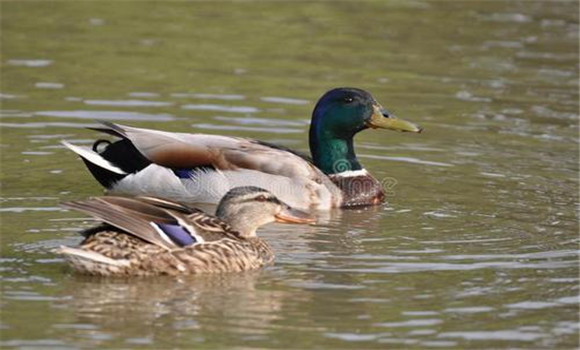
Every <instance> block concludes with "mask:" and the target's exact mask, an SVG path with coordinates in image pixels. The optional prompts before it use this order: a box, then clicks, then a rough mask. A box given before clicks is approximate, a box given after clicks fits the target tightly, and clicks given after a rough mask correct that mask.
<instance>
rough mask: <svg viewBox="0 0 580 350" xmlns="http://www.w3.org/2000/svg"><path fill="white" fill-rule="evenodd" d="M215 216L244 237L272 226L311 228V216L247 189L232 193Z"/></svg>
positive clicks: (263, 194)
mask: <svg viewBox="0 0 580 350" xmlns="http://www.w3.org/2000/svg"><path fill="white" fill-rule="evenodd" d="M216 216H217V217H219V218H220V219H222V220H224V221H225V222H227V223H228V224H229V225H230V226H232V228H233V229H235V230H236V231H238V232H240V233H241V234H242V236H244V237H251V236H255V235H256V230H257V229H258V228H259V227H260V226H262V225H265V224H268V223H271V222H275V221H276V222H283V223H296V224H311V223H314V222H315V219H314V217H313V216H311V215H310V214H307V213H305V212H303V211H300V210H297V209H294V208H292V207H290V206H289V205H287V204H286V203H284V202H282V201H280V200H279V199H278V198H276V196H274V195H273V194H272V193H270V192H268V191H266V190H265V189H263V188H259V187H253V186H246V187H235V188H233V189H231V190H230V191H229V192H228V193H226V195H225V196H224V197H223V198H222V199H221V201H220V203H219V204H218V207H217V211H216Z"/></svg>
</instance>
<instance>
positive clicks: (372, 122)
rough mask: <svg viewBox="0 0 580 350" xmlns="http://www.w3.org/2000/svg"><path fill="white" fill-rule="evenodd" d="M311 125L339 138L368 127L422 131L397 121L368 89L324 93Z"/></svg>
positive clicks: (405, 122) (404, 122)
mask: <svg viewBox="0 0 580 350" xmlns="http://www.w3.org/2000/svg"><path fill="white" fill-rule="evenodd" d="M312 124H313V125H314V126H315V127H318V128H320V127H322V128H324V129H325V130H327V131H329V132H332V133H333V134H334V135H336V136H345V137H352V136H354V134H356V133H357V132H359V131H361V130H364V129H368V128H373V129H376V128H380V129H390V130H395V131H408V132H421V130H422V128H421V127H420V126H418V125H415V124H413V123H411V122H408V121H406V120H403V119H399V118H396V117H395V116H394V115H392V114H391V113H389V112H388V111H387V110H386V109H384V108H383V106H381V105H380V104H379V103H378V102H377V100H375V98H374V97H373V96H372V95H371V94H370V93H368V92H367V91H365V90H361V89H357V88H336V89H332V90H330V91H328V92H327V93H325V94H324V95H323V96H322V97H321V98H320V100H319V101H318V103H317V104H316V107H315V108H314V112H313V114H312Z"/></svg>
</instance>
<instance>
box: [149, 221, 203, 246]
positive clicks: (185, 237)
mask: <svg viewBox="0 0 580 350" xmlns="http://www.w3.org/2000/svg"><path fill="white" fill-rule="evenodd" d="M156 225H157V227H159V229H161V231H163V232H164V233H165V234H166V235H167V237H169V238H170V239H171V240H172V241H173V242H174V243H175V244H177V245H178V246H181V247H183V246H186V245H190V244H194V243H196V242H197V241H196V240H195V238H193V236H192V235H191V234H190V233H189V232H187V230H186V229H184V228H183V227H181V226H179V225H172V224H156Z"/></svg>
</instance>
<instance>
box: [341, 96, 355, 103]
mask: <svg viewBox="0 0 580 350" xmlns="http://www.w3.org/2000/svg"><path fill="white" fill-rule="evenodd" d="M343 101H344V102H345V103H351V102H352V101H354V98H352V97H350V96H346V97H345V98H343Z"/></svg>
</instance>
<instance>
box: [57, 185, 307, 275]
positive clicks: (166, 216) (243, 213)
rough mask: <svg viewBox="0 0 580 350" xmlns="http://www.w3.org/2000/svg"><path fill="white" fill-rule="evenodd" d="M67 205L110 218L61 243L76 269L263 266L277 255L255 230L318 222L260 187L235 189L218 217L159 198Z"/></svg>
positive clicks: (133, 271)
mask: <svg viewBox="0 0 580 350" xmlns="http://www.w3.org/2000/svg"><path fill="white" fill-rule="evenodd" d="M63 206H65V207H68V208H72V209H75V210H79V211H82V212H84V213H87V214H89V215H91V216H93V217H95V218H97V219H99V220H101V221H103V222H104V223H105V224H104V225H101V226H97V227H95V228H92V229H89V230H87V231H85V232H83V234H84V236H85V239H84V241H83V242H82V243H81V245H80V247H78V248H70V247H61V248H60V253H62V254H64V255H65V257H66V259H67V261H68V262H69V263H70V265H71V266H72V268H73V269H74V270H75V271H77V272H81V273H86V274H91V275H100V276H126V275H141V276H143V275H156V274H165V275H178V274H198V273H217V272H239V271H245V270H253V269H257V268H259V267H262V266H264V265H267V264H270V263H272V262H273V260H274V254H273V253H272V250H271V249H270V246H269V245H268V244H267V243H266V242H264V241H263V240H261V239H260V238H258V237H257V236H256V229H258V227H260V226H262V225H264V224H267V223H270V222H273V221H278V222H287V223H313V222H314V219H313V218H312V217H311V216H310V215H308V214H306V213H304V212H301V211H299V210H296V209H293V208H291V207H289V206H288V205H286V204H285V203H283V202H281V201H280V200H279V199H277V198H276V197H275V196H274V195H272V194H271V193H270V192H268V191H266V190H263V189H261V188H257V187H236V188H234V189H232V190H230V191H229V192H228V193H227V194H226V195H225V196H224V198H223V199H222V200H221V201H220V204H219V205H218V208H217V211H216V216H213V215H209V214H206V213H204V212H203V211H201V210H198V209H195V208H190V207H188V206H185V205H183V204H180V203H176V202H172V201H168V200H165V199H159V198H153V197H141V198H135V199H133V198H126V197H112V196H108V197H96V198H92V199H89V200H84V201H74V202H68V203H64V204H63Z"/></svg>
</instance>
